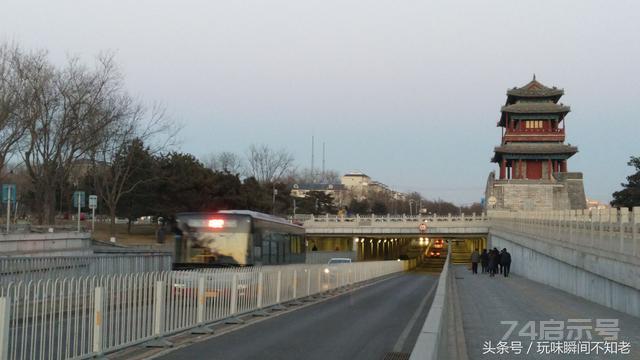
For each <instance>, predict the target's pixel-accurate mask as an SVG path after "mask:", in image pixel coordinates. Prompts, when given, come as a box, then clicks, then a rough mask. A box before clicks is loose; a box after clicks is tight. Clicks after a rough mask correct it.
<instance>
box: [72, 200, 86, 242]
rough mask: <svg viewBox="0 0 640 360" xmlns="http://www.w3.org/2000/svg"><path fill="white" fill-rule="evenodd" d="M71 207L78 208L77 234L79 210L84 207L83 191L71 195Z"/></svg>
mask: <svg viewBox="0 0 640 360" xmlns="http://www.w3.org/2000/svg"><path fill="white" fill-rule="evenodd" d="M73 205H74V206H75V207H77V208H78V232H80V210H82V207H83V206H84V191H76V192H74V193H73Z"/></svg>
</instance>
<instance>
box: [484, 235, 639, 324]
mask: <svg viewBox="0 0 640 360" xmlns="http://www.w3.org/2000/svg"><path fill="white" fill-rule="evenodd" d="M569 245H570V244H569ZM490 246H492V247H493V246H495V247H497V248H499V249H502V248H507V250H508V251H509V253H511V258H512V263H511V272H513V273H514V274H518V275H520V276H523V277H526V278H528V279H530V280H533V281H536V282H539V283H542V284H545V285H549V286H552V287H555V288H557V289H560V290H563V291H566V292H568V293H570V294H573V295H577V296H580V297H582V298H584V299H587V300H590V301H593V302H595V303H598V304H601V305H604V306H607V307H610V308H612V309H615V310H618V311H622V312H625V313H627V314H630V315H633V316H640V286H639V285H638V284H639V283H640V280H639V277H640V267H638V266H637V265H635V264H633V263H627V262H624V261H622V260H621V259H612V258H609V257H605V256H594V255H592V254H589V253H588V252H587V251H590V249H585V250H584V251H582V250H581V249H580V248H579V247H572V246H558V245H555V244H548V243H546V242H544V241H542V240H540V239H534V238H530V237H528V236H526V235H523V234H517V233H515V232H508V231H496V230H492V234H491V237H490ZM621 257H622V256H620V257H619V258H621Z"/></svg>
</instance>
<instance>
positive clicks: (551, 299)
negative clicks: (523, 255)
mask: <svg viewBox="0 0 640 360" xmlns="http://www.w3.org/2000/svg"><path fill="white" fill-rule="evenodd" d="M452 270H453V271H454V274H455V284H456V285H457V292H458V299H459V302H460V303H459V305H460V308H461V311H462V322H463V328H464V335H465V342H466V345H467V352H468V355H469V359H471V360H473V359H488V358H491V359H567V358H569V359H640V349H639V348H638V346H640V319H639V318H636V317H633V316H631V315H627V314H624V313H621V312H619V311H616V310H612V309H610V308H607V307H605V306H602V305H598V304H596V303H593V302H590V301H588V300H585V299H583V298H580V297H577V296H574V295H571V294H569V293H567V292H564V291H561V290H558V289H555V288H552V287H550V286H547V285H543V284H540V283H537V282H534V281H531V280H528V279H526V278H523V277H520V276H517V275H514V274H511V275H510V276H509V277H508V278H505V277H503V276H496V277H494V278H490V277H489V276H488V275H487V274H478V275H473V274H471V271H469V270H468V269H467V268H466V267H465V266H454V267H453V268H452ZM573 319H584V320H589V321H587V322H585V323H576V322H573V321H570V320H573ZM596 319H618V321H619V325H618V327H619V328H620V331H619V339H618V341H623V340H624V341H629V342H630V343H631V353H630V354H628V355H620V354H616V355H612V354H602V353H600V354H584V353H581V354H580V355H578V354H570V355H569V354H555V355H547V354H539V353H537V351H536V349H537V346H538V341H539V335H538V336H537V337H536V339H535V340H534V341H533V346H532V349H531V350H530V352H529V354H525V352H526V351H527V350H528V346H529V343H531V342H532V341H531V340H530V339H529V338H528V337H524V336H519V332H520V330H521V329H522V328H523V327H524V326H525V325H526V324H527V322H529V321H533V322H535V330H534V331H535V332H537V333H538V334H539V333H540V329H541V328H540V321H550V320H554V321H561V322H563V323H564V331H562V334H564V340H567V341H569V340H574V339H575V337H576V335H577V331H575V330H574V332H573V335H572V336H570V335H569V330H568V329H567V327H568V326H571V327H575V326H576V325H577V326H591V327H593V328H595V327H596ZM501 321H518V326H517V327H515V331H514V332H513V333H512V334H511V335H510V336H509V337H508V339H507V340H506V341H507V342H509V343H511V342H512V341H521V342H522V345H523V346H524V349H523V350H522V352H521V353H520V354H519V355H516V354H513V353H511V354H508V355H507V354H484V355H483V352H484V349H486V347H485V342H488V341H491V342H492V344H493V346H494V347H495V345H496V343H497V342H498V341H500V340H501V339H502V337H503V335H505V333H506V331H507V330H508V329H509V327H510V326H509V325H502V324H500V322H501ZM529 330H531V328H527V329H525V333H527V332H529ZM590 332H591V335H592V338H593V339H592V341H593V342H595V341H603V338H602V337H601V336H599V335H598V334H597V331H595V329H594V330H591V331H590ZM569 337H570V338H569ZM582 340H586V341H588V339H587V334H586V332H584V333H583V339H582Z"/></svg>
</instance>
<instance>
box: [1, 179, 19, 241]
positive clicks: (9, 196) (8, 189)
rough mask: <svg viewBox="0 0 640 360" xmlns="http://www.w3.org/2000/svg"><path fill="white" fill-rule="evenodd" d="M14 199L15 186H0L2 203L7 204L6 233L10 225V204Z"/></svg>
mask: <svg viewBox="0 0 640 360" xmlns="http://www.w3.org/2000/svg"><path fill="white" fill-rule="evenodd" d="M16 197H17V196H16V184H2V202H6V203H7V233H9V230H10V224H11V202H12V201H13V202H15V201H16Z"/></svg>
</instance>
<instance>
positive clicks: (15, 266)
mask: <svg viewBox="0 0 640 360" xmlns="http://www.w3.org/2000/svg"><path fill="white" fill-rule="evenodd" d="M171 263H172V261H171V255H170V254H169V253H145V254H139V255H91V256H42V257H17V256H16V257H0V286H3V285H8V284H9V283H17V282H20V281H22V282H24V283H26V282H29V281H33V282H37V281H40V280H44V281H46V280H49V279H51V280H55V279H58V278H70V277H77V276H91V275H108V274H126V273H137V272H151V271H168V270H171Z"/></svg>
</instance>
